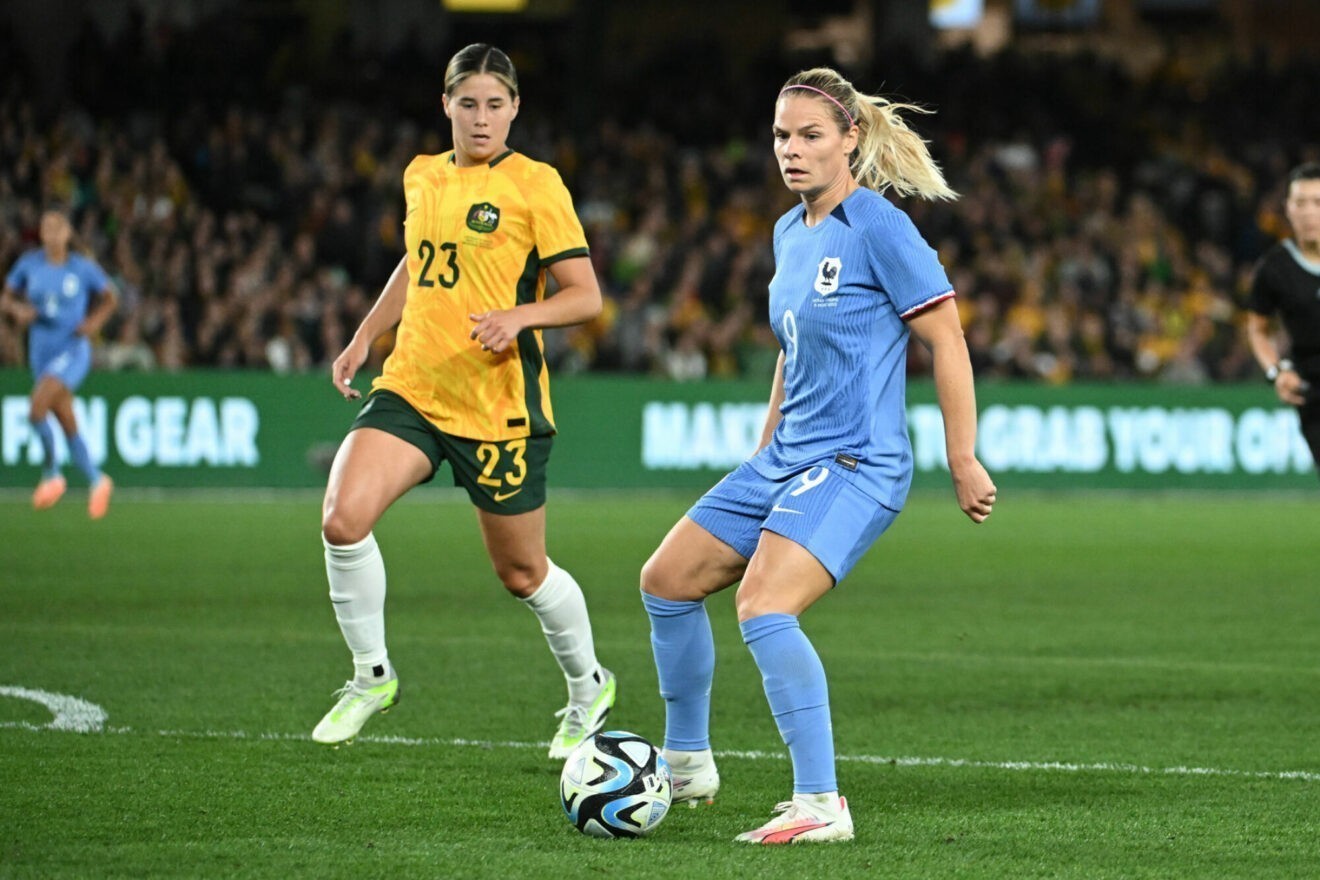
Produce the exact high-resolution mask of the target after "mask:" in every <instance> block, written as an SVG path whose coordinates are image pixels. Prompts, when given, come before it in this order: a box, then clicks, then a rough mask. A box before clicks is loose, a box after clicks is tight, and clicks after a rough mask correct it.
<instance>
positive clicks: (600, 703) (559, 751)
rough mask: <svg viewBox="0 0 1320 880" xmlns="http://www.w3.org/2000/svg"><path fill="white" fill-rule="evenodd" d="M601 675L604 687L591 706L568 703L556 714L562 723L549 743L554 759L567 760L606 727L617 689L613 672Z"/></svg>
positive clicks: (602, 669) (602, 686) (551, 755)
mask: <svg viewBox="0 0 1320 880" xmlns="http://www.w3.org/2000/svg"><path fill="white" fill-rule="evenodd" d="M600 671H601V672H603V673H604V674H605V683H604V684H602V685H601V686H600V693H598V694H596V699H595V700H593V701H592V702H591V705H590V706H580V705H578V704H577V703H569V704H568V705H567V706H565V707H564V708H562V709H560V710H559V711H558V712H556V713H555V717H556V718H561V719H563V720H561V721H560V722H559V729H558V730H556V731H555V735H554V738H553V739H551V740H550V757H551V758H567V757H568V756H569V755H570V754H572V753H573V750H574V749H576V748H577V747H578V746H580V745H582V743H583V741H584V740H586V738H587V737H589V736H591V735H593V734H595V733H596V732H597V731H598V730H600V729H601V728H602V727H604V726H605V716H606V715H609V714H610V709H612V708H613V707H614V695H615V691H616V686H615V680H614V673H613V672H610V671H609V670H608V669H606V668H605V667H603V666H602V667H601V670H600Z"/></svg>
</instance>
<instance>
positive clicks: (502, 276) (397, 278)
mask: <svg viewBox="0 0 1320 880" xmlns="http://www.w3.org/2000/svg"><path fill="white" fill-rule="evenodd" d="M444 110H445V115H446V116H448V117H449V119H450V120H451V121H452V124H453V140H454V148H453V150H451V151H449V152H447V153H442V154H440V155H438V156H418V157H417V158H415V159H414V160H413V161H412V163H411V164H410V165H409V166H408V169H407V170H406V171H405V172H404V176H403V187H404V195H405V197H406V200H407V208H406V214H405V220H404V224H405V227H406V236H405V238H406V242H407V247H408V253H407V255H406V256H405V257H404V258H403V259H402V260H401V261H400V262H399V265H398V266H397V267H396V268H395V270H394V272H393V274H392V275H391V276H390V279H389V281H388V282H387V283H386V285H385V289H384V290H383V291H382V292H381V295H380V298H379V299H378V300H377V301H376V304H375V306H374V307H373V308H372V310H371V312H370V313H369V314H368V315H367V317H366V318H365V319H364V320H363V322H362V326H361V327H359V328H358V330H357V333H356V334H354V336H353V339H352V341H351V342H350V343H349V344H348V347H347V348H345V349H344V351H343V353H342V354H340V355H339V357H338V358H336V359H335V362H334V366H333V367H332V374H333V381H334V383H335V387H336V389H337V390H338V391H339V392H340V393H341V394H343V395H344V397H345V398H347V399H350V400H352V399H356V398H357V397H358V396H359V394H358V392H357V391H356V390H354V389H353V388H352V385H351V383H352V380H353V376H354V374H355V373H356V372H357V370H358V369H359V368H360V367H361V366H362V364H363V363H364V362H365V361H366V358H367V353H368V351H369V350H370V347H371V344H372V342H373V341H374V340H375V339H376V338H377V337H379V336H380V335H381V334H382V333H385V332H386V331H388V330H389V329H390V328H391V327H393V326H394V325H395V324H398V325H399V326H398V333H397V336H396V340H395V344H394V350H393V353H392V354H391V355H390V356H389V358H388V360H386V362H385V367H384V371H383V373H382V375H381V376H380V378H378V379H377V380H376V381H375V382H374V383H373V386H372V391H371V394H370V396H369V397H368V398H367V401H366V403H365V404H363V406H362V409H361V410H360V412H359V413H358V416H357V418H356V420H355V421H354V422H353V427H352V428H351V429H350V432H349V434H348V437H347V439H346V440H345V441H344V443H343V445H342V446H341V447H340V449H339V452H338V454H337V455H336V456H335V461H334V465H333V467H332V468H331V470H330V480H329V484H328V485H327V487H326V493H325V503H324V506H323V510H322V520H321V532H322V538H323V539H324V543H325V559H326V572H327V575H328V577H329V581H330V601H331V602H332V603H333V605H334V611H335V616H336V618H337V619H338V621H339V627H340V630H341V631H342V632H343V635H344V640H345V641H346V642H347V643H348V647H349V649H350V650H351V651H352V653H353V663H354V666H355V669H356V673H355V675H354V677H353V679H352V680H350V681H349V682H348V683H347V684H345V686H344V687H343V689H341V690H340V691H339V693H338V695H337V696H338V697H339V699H338V702H336V703H335V706H334V707H333V708H332V709H331V710H330V712H329V713H327V714H326V716H325V717H324V718H323V719H321V723H320V724H318V725H317V726H316V729H315V731H314V732H313V734H312V738H313V739H314V740H316V741H317V742H324V743H340V742H345V741H347V740H350V739H352V738H353V737H354V736H355V735H356V734H357V733H358V731H359V730H361V728H362V725H363V724H364V723H366V721H367V719H368V718H369V717H370V716H371V714H372V713H373V712H377V711H382V712H383V711H385V710H386V709H389V708H390V707H391V706H393V705H394V703H395V702H396V701H397V700H398V691H399V679H398V676H397V675H396V674H395V671H394V668H393V666H392V665H391V664H390V661H389V656H388V653H387V651H386V647H385V617H384V607H385V567H384V563H383V561H382V559H381V555H380V550H379V549H378V547H377V545H376V540H375V538H374V536H373V535H372V528H373V527H374V526H375V524H376V521H377V520H378V519H380V517H381V515H382V514H383V513H384V512H385V510H386V509H387V508H388V507H389V506H390V505H391V504H392V503H394V501H395V500H396V499H398V498H399V497H400V496H402V495H403V494H404V493H405V492H407V491H408V490H409V489H411V488H412V487H413V486H416V485H417V484H419V483H424V482H427V481H428V480H430V479H432V478H433V477H434V476H435V473H436V470H437V469H438V468H439V466H440V463H441V462H442V461H448V462H449V464H450V467H451V468H452V469H453V472H454V484H455V485H457V486H462V487H463V488H464V489H466V490H467V493H468V495H469V497H470V498H471V499H472V503H473V505H475V507H476V512H477V520H478V523H479V524H480V527H481V533H482V537H483V539H484V540H485V544H486V550H487V552H488V554H489V555H490V560H491V564H492V565H493V566H494V568H495V573H496V575H497V576H498V577H499V578H500V580H501V581H502V582H503V584H504V586H505V588H506V589H507V590H508V591H509V592H510V593H512V594H513V595H514V596H517V597H518V598H519V599H521V600H522V601H523V602H524V603H525V604H526V605H527V606H528V607H529V608H531V609H532V611H533V612H535V614H536V616H537V617H538V618H539V620H540V623H541V629H542V631H543V632H544V634H545V637H546V640H547V641H548V642H549V645H550V650H551V652H552V653H553V654H554V656H555V659H556V660H557V661H558V662H559V665H560V667H561V668H562V669H563V672H564V677H565V679H566V680H567V683H568V694H569V702H568V705H567V706H566V707H565V708H564V709H562V710H560V712H559V713H558V717H560V719H561V721H560V724H559V728H558V730H557V731H556V732H555V735H554V738H553V739H552V740H551V743H550V756H551V757H552V758H558V757H567V755H568V753H569V752H570V751H572V749H573V747H574V746H576V745H577V744H578V743H580V742H581V741H582V740H583V739H585V738H586V737H587V736H589V735H590V734H592V733H594V732H595V731H596V730H598V729H600V727H601V726H602V724H603V723H604V720H605V716H606V715H607V714H608V712H609V710H610V708H611V706H613V704H614V693H615V682H614V676H613V675H612V674H611V673H610V672H609V671H608V670H606V669H604V668H602V667H601V666H600V664H599V663H598V662H597V661H596V655H595V649H594V645H593V641H592V635H591V622H590V620H589V619H588V616H587V607H586V601H585V599H584V598H583V595H582V590H581V589H580V588H579V587H578V584H577V582H576V581H574V580H573V577H572V576H571V575H570V574H569V573H568V572H566V571H564V570H563V569H561V568H559V567H558V566H556V565H555V564H554V563H553V562H552V561H551V560H550V559H549V558H548V557H547V556H546V548H545V485H546V463H547V461H548V460H549V457H550V446H551V439H552V437H553V435H554V432H555V427H554V421H553V414H552V412H551V408H550V394H549V390H550V389H549V383H548V375H547V372H546V366H545V361H544V358H543V353H542V348H541V333H540V329H541V328H543V327H563V326H567V325H571V324H579V323H582V322H583V321H587V320H590V319H591V318H593V317H595V316H596V315H597V314H598V313H599V312H600V308H601V294H600V287H599V285H598V284H597V282H596V277H595V273H594V272H593V271H592V268H591V262H590V260H589V259H588V257H587V244H586V237H585V235H584V233H583V231H582V224H581V223H580V222H579V221H578V218H577V216H576V214H575V213H574V211H573V203H572V199H571V198H570V196H569V194H568V190H567V189H566V188H565V187H564V184H563V182H562V181H561V180H560V177H559V174H558V173H557V172H556V171H555V169H554V168H552V167H550V166H549V165H545V164H543V163H540V162H536V161H533V160H532V159H529V158H527V157H526V156H523V155H520V154H518V153H516V152H514V151H513V150H510V149H509V148H508V147H507V146H506V141H507V139H508V136H509V127H510V125H511V124H512V122H513V119H514V117H515V116H517V115H518V78H517V73H516V71H515V70H514V67H513V63H512V62H511V61H510V60H509V58H508V56H507V55H505V54H504V53H503V52H501V51H500V50H499V49H496V48H494V47H492V46H488V45H485V44H474V45H471V46H468V47H466V48H465V49H463V50H462V51H460V52H459V53H458V54H456V55H455V56H454V57H453V58H452V59H451V60H450V62H449V66H448V68H447V69H446V71H445V95H444ZM547 274H549V275H550V276H552V277H553V278H554V280H555V283H556V284H557V285H558V291H557V292H556V293H555V294H554V295H553V296H551V297H548V298H546V297H544V293H545V286H546V275H547Z"/></svg>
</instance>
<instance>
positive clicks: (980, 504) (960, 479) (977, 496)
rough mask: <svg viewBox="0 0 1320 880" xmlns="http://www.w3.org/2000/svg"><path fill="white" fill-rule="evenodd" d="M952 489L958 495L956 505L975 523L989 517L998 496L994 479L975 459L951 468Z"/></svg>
mask: <svg viewBox="0 0 1320 880" xmlns="http://www.w3.org/2000/svg"><path fill="white" fill-rule="evenodd" d="M951 473H952V476H953V491H954V492H955V493H956V494H957V496H958V506H959V507H961V508H962V512H963V513H965V514H967V516H968V517H969V518H970V519H971V520H972V522H975V523H983V522H985V521H986V520H987V519H988V518H989V517H990V511H991V509H993V508H994V506H995V500H996V499H997V497H998V493H997V490H996V489H995V483H994V480H991V479H990V475H989V474H988V473H986V471H985V468H984V467H982V465H981V463H980V462H979V461H977V460H976V459H974V458H973V459H972V460H971V461H970V462H968V463H967V464H965V465H963V466H962V467H960V468H951Z"/></svg>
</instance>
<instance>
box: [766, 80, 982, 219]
mask: <svg viewBox="0 0 1320 880" xmlns="http://www.w3.org/2000/svg"><path fill="white" fill-rule="evenodd" d="M784 88H785V89H789V88H800V89H805V90H807V91H808V92H820V93H821V94H823V95H824V96H825V97H826V98H828V99H829V100H830V102H831V105H830V112H831V114H832V115H833V116H834V117H835V122H837V123H838V125H839V130H840V131H841V132H847V131H848V129H849V128H850V127H851V126H852V125H856V126H857V134H858V140H857V149H856V151H854V153H853V155H852V159H851V168H852V173H853V177H855V178H856V179H857V182H858V183H860V184H861V185H862V186H864V187H867V188H868V189H873V190H875V191H877V192H884V191H885V190H886V189H889V188H890V187H893V189H894V192H896V193H898V194H899V195H901V196H920V197H921V198H923V199H928V200H935V199H956V198H958V194H957V193H956V192H954V191H953V190H952V189H950V188H949V185H948V184H947V183H946V182H945V181H944V174H943V172H941V171H940V166H939V165H938V164H937V163H936V162H935V160H934V159H933V158H931V155H930V150H929V149H927V147H926V141H925V140H924V139H923V138H922V137H921V136H920V135H919V134H917V133H916V132H915V131H913V130H912V129H911V128H909V127H908V124H907V120H905V119H904V118H903V116H902V115H901V114H902V113H906V112H908V111H911V112H913V113H931V112H934V111H931V110H927V109H926V108H924V107H920V106H918V105H916V104H896V103H894V102H892V101H889V100H888V99H886V98H881V97H878V96H876V95H865V94H862V93H861V92H859V91H857V89H856V88H854V87H853V84H852V83H850V82H848V80H846V79H844V78H843V76H842V75H840V74H839V73H838V71H835V70H833V69H831V68H828V67H815V68H812V69H811V70H804V71H802V72H801V73H798V74H796V75H794V76H792V77H791V78H789V80H788V82H786V83H785V84H784Z"/></svg>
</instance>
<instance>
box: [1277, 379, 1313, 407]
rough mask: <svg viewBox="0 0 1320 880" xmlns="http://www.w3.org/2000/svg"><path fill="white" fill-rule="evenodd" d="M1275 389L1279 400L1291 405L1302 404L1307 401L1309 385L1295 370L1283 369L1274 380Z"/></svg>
mask: <svg viewBox="0 0 1320 880" xmlns="http://www.w3.org/2000/svg"><path fill="white" fill-rule="evenodd" d="M1274 391H1275V393H1276V394H1278V395H1279V400H1282V401H1283V402H1284V403H1286V404H1288V405H1289V406H1301V405H1302V404H1304V403H1306V391H1307V385H1306V383H1305V382H1303V381H1302V377H1301V376H1299V375H1297V373H1296V372H1295V371H1293V370H1283V371H1282V372H1280V373H1279V376H1278V378H1277V379H1275V380H1274Z"/></svg>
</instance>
